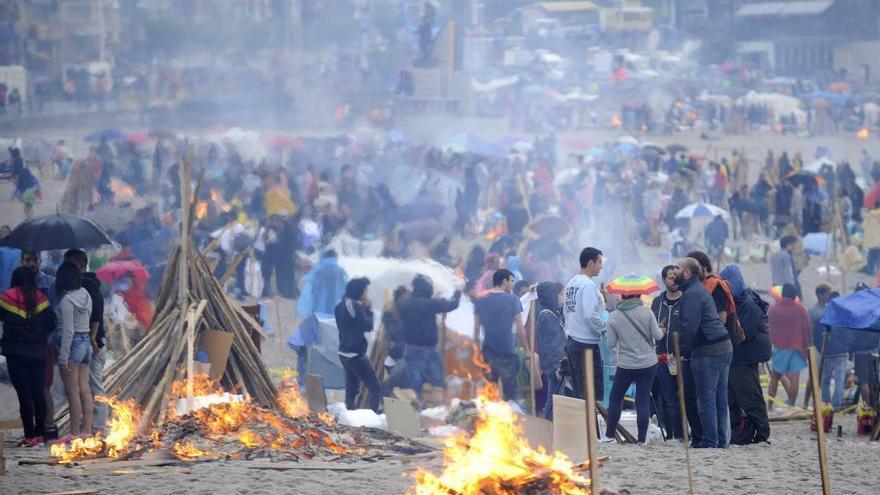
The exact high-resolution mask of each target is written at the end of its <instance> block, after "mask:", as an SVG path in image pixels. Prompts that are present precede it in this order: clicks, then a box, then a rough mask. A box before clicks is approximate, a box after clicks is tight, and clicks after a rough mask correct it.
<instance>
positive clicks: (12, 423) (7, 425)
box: [0, 418, 21, 431]
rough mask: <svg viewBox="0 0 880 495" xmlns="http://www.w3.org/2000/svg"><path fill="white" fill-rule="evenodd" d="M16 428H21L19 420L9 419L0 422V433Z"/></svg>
mask: <svg viewBox="0 0 880 495" xmlns="http://www.w3.org/2000/svg"><path fill="white" fill-rule="evenodd" d="M16 428H21V418H11V419H2V420H0V431H3V430H14V429H16Z"/></svg>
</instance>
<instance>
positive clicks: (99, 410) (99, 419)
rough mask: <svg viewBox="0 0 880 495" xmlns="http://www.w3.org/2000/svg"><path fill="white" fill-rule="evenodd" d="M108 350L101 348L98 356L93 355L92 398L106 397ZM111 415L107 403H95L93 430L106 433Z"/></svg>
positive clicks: (90, 379)
mask: <svg viewBox="0 0 880 495" xmlns="http://www.w3.org/2000/svg"><path fill="white" fill-rule="evenodd" d="M106 353H107V348H106V347H104V348H101V350H100V351H98V353H97V354H94V355H92V362H91V363H89V388H90V389H91V390H92V397H98V396H103V395H106V394H105V393H104V361H105V360H106ZM109 415H110V408H109V407H108V406H107V404H106V403H105V402H98V401H95V407H94V412H93V413H92V429H94V430H95V431H104V430H105V428H106V427H107V417H108V416H109Z"/></svg>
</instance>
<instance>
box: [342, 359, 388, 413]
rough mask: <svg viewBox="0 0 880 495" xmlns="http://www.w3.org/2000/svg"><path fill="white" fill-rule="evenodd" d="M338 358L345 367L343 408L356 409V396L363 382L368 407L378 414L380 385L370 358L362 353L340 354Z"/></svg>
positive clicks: (380, 394)
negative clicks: (351, 355)
mask: <svg viewBox="0 0 880 495" xmlns="http://www.w3.org/2000/svg"><path fill="white" fill-rule="evenodd" d="M339 360H340V361H342V367H343V368H344V369H345V408H346V409H348V410H349V411H352V410H354V409H357V396H358V392H360V389H361V384H363V385H364V387H366V389H367V394H368V397H369V399H368V404H369V408H370V409H372V410H373V412H375V413H377V414H378V413H379V401H380V400H381V399H382V385H381V384H380V383H379V378H378V377H376V372H375V371H374V370H373V365H372V364H371V363H370V360H369V359H367V356H365V355H363V354H358V355H357V356H353V357H345V356H342V355H340V356H339Z"/></svg>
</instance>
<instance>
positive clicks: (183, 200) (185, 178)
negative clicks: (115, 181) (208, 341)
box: [177, 148, 195, 412]
mask: <svg viewBox="0 0 880 495" xmlns="http://www.w3.org/2000/svg"><path fill="white" fill-rule="evenodd" d="M191 165H192V148H190V156H189V159H186V160H180V165H179V166H178V171H179V173H180V217H181V218H180V263H179V264H178V267H179V271H180V272H179V273H178V280H177V289H178V293H177V306H178V308H180V311H184V308H187V307H188V306H189V303H188V300H189V220H190V218H189V209H190V205H189V203H190V185H191V184H190V183H189V181H190V177H189V174H190V171H189V168H190V166H191ZM184 321H186V320H185V319H184ZM193 326H194V325H188V328H187V329H186V331H187V337H186V344H187V345H186V409H187V412H189V411H192V408H193V376H192V375H193V354H194V352H195V350H194V349H193V345H194V341H195V334H194V332H195V329H194V328H193Z"/></svg>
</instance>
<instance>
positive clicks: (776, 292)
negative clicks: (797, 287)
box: [767, 285, 801, 302]
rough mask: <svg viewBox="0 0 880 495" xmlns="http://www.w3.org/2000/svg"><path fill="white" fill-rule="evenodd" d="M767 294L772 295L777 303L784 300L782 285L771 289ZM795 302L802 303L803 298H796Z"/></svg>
mask: <svg viewBox="0 0 880 495" xmlns="http://www.w3.org/2000/svg"><path fill="white" fill-rule="evenodd" d="M767 292H768V293H769V294H770V296H772V297H773V299H775V300H776V302H779V301H781V300H782V286H781V285H774V286H773V287H770V290H769V291H767ZM794 300H795V301H798V302H800V300H801V298H799V297H795V298H794Z"/></svg>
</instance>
